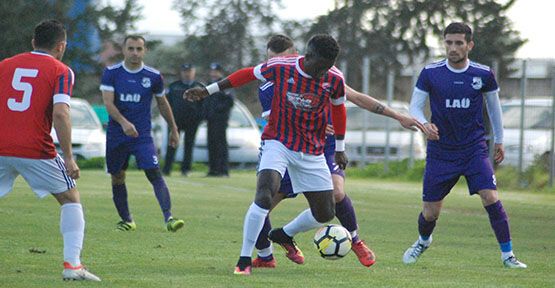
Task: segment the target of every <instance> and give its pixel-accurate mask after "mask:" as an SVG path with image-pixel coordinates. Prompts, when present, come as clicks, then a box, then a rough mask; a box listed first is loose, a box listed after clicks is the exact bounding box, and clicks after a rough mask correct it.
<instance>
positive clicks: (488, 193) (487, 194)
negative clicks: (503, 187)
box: [479, 190, 499, 206]
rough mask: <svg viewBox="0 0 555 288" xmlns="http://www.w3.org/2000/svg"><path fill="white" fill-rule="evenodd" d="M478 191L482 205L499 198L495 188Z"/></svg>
mask: <svg viewBox="0 0 555 288" xmlns="http://www.w3.org/2000/svg"><path fill="white" fill-rule="evenodd" d="M479 193H480V198H482V203H483V204H484V206H488V205H491V204H493V203H495V202H497V201H498V200H499V197H498V196H497V191H495V190H483V191H480V192H479Z"/></svg>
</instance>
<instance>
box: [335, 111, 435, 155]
mask: <svg viewBox="0 0 555 288" xmlns="http://www.w3.org/2000/svg"><path fill="white" fill-rule="evenodd" d="M391 107H392V108H393V109H395V110H397V111H399V112H401V113H404V114H406V115H408V114H409V113H408V105H407V104H406V103H403V102H399V101H393V102H392V103H391ZM365 122H366V128H365V127H364V123H365ZM387 125H388V126H389V129H390V134H389V160H390V161H400V160H403V159H408V158H410V157H411V156H412V157H413V159H424V158H425V157H426V144H425V140H424V137H423V135H422V133H420V132H414V131H411V130H408V129H405V128H403V127H402V126H401V124H399V122H397V121H396V120H394V119H391V118H389V117H386V116H383V115H378V114H375V113H371V112H368V111H367V110H365V109H362V108H360V107H358V106H356V105H355V104H353V103H351V102H347V133H346V135H345V150H346V153H347V157H348V158H349V161H351V162H355V163H359V162H360V161H363V153H366V155H365V156H366V159H365V160H366V161H367V162H369V163H372V162H379V161H383V160H384V159H385V151H386V126H387ZM364 129H366V132H363V130H364ZM364 136H365V137H366V139H365V140H364V139H363V137H364ZM364 142H365V143H364ZM363 146H365V148H363ZM363 151H364V152H363Z"/></svg>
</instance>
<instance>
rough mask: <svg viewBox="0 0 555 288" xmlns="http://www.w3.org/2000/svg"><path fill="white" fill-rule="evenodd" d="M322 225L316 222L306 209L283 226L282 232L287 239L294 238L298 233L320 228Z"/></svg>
mask: <svg viewBox="0 0 555 288" xmlns="http://www.w3.org/2000/svg"><path fill="white" fill-rule="evenodd" d="M322 225H324V224H323V223H320V222H318V221H316V219H315V218H314V216H312V212H311V211H310V209H306V210H304V211H303V212H301V214H299V215H298V216H297V217H296V218H295V219H293V221H291V222H289V223H287V225H285V226H283V232H285V234H287V235H288V236H289V237H294V236H295V235H297V233H299V232H305V231H308V230H311V229H314V228H318V227H322Z"/></svg>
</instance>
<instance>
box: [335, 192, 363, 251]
mask: <svg viewBox="0 0 555 288" xmlns="http://www.w3.org/2000/svg"><path fill="white" fill-rule="evenodd" d="M335 216H336V217H337V219H339V222H340V223H341V225H343V227H345V228H346V229H347V230H348V231H349V232H351V237H352V239H353V243H356V242H358V235H357V233H356V231H357V228H358V225H357V217H356V214H355V208H354V207H353V203H352V202H351V199H350V198H349V196H347V195H345V198H343V200H341V202H337V203H335Z"/></svg>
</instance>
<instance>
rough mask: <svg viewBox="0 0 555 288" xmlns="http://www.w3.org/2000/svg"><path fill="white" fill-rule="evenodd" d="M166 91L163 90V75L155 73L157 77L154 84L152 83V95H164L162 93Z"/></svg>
mask: <svg viewBox="0 0 555 288" xmlns="http://www.w3.org/2000/svg"><path fill="white" fill-rule="evenodd" d="M165 92H166V91H165V90H164V77H162V74H159V75H157V77H156V78H155V79H154V84H153V85H152V93H154V95H156V96H158V97H161V96H164V94H166V93H165Z"/></svg>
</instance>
